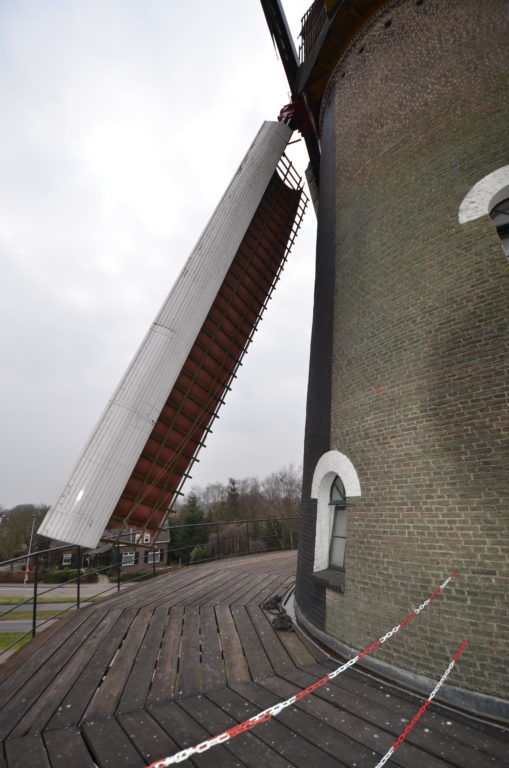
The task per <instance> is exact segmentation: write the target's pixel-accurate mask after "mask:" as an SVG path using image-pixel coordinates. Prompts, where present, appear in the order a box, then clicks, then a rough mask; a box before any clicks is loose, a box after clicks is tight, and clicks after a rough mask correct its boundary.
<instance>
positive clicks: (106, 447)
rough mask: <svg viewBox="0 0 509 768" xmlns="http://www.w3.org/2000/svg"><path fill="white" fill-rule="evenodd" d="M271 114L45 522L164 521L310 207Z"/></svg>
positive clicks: (52, 528)
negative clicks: (307, 204)
mask: <svg viewBox="0 0 509 768" xmlns="http://www.w3.org/2000/svg"><path fill="white" fill-rule="evenodd" d="M290 136H291V130H290V129H289V128H288V127H287V126H286V125H284V124H283V123H276V122H265V123H264V124H263V125H262V127H261V129H260V131H259V132H258V134H257V136H256V138H255V140H254V142H253V144H252V145H251V147H250V149H249V151H248V152H247V154H246V156H245V158H244V160H243V161H242V163H241V165H240V167H239V169H238V171H237V173H236V174H235V176H234V178H233V180H232V182H231V183H230V185H229V187H228V189H227V190H226V192H225V194H224V196H223V198H222V200H221V202H220V203H219V205H218V207H217V208H216V210H215V212H214V214H213V215H212V218H211V219H210V221H209V223H208V225H207V226H206V228H205V230H204V232H203V234H202V235H201V237H200V239H199V240H198V243H197V244H196V246H195V248H194V250H193V252H192V253H191V255H190V257H189V259H188V260H187V262H186V264H185V265H184V268H183V269H182V272H181V273H180V275H179V277H178V279H177V281H176V283H175V285H174V287H173V289H172V291H171V292H170V294H169V296H168V298H167V299H166V301H165V303H164V304H163V306H162V308H161V310H160V312H159V314H158V316H157V317H156V319H155V321H154V323H153V324H152V326H151V328H150V330H149V332H148V334H147V335H146V337H145V339H144V340H143V342H142V344H141V346H140V348H139V349H138V352H137V353H136V355H135V357H134V359H133V360H132V362H131V364H130V366H129V368H128V369H127V371H126V373H125V375H124V377H123V378H122V380H121V382H120V384H119V386H118V388H117V390H116V391H115V393H114V395H113V397H112V398H111V400H110V402H109V403H108V406H107V407H106V409H105V411H104V413H103V414H102V416H101V418H100V420H99V422H98V424H97V426H96V428H95V430H94V432H93V433H92V435H91V437H90V439H89V441H88V442H87V444H86V446H85V448H84V450H83V452H82V454H81V456H80V458H79V460H78V462H77V464H76V466H75V468H74V469H73V471H72V473H71V476H70V478H69V481H68V483H67V484H66V486H65V488H64V490H63V492H62V494H61V495H60V497H59V499H58V500H57V502H56V504H55V505H54V506H53V507H51V508H50V510H49V511H48V513H47V515H46V517H45V519H44V521H43V523H42V525H41V527H40V529H39V533H40V534H42V535H44V536H49V537H51V538H54V539H58V540H61V541H67V542H70V543H73V544H79V545H81V546H85V547H95V546H96V545H97V542H98V541H99V539H100V537H101V535H102V533H103V531H104V529H105V528H112V527H121V528H127V527H134V528H142V529H146V530H150V531H157V530H158V529H159V528H160V526H161V525H162V522H163V521H164V519H165V517H166V515H167V511H168V508H169V507H170V505H171V503H172V501H173V499H174V498H175V495H176V494H177V493H178V492H179V489H180V487H181V485H182V483H183V481H184V480H185V478H186V477H187V476H188V472H189V469H190V467H191V466H192V464H193V462H194V460H195V459H196V455H197V452H198V451H199V448H200V447H201V445H202V444H203V440H204V438H205V436H206V433H207V431H208V430H209V429H210V424H211V422H212V421H213V420H214V418H215V417H216V415H217V412H218V409H219V407H220V405H221V404H222V402H223V398H224V396H225V393H226V391H227V390H228V389H229V386H230V383H231V380H232V378H233V377H234V375H235V371H236V370H237V367H238V365H239V364H240V361H241V359H242V356H243V355H244V353H245V351H246V349H247V347H248V345H249V342H250V341H251V338H252V335H253V332H254V329H255V328H256V325H257V323H258V320H259V319H260V316H261V314H262V312H263V310H264V309H265V306H266V303H267V300H268V298H269V297H270V294H271V292H272V290H273V288H274V286H275V283H276V282H277V280H278V276H279V273H280V271H281V269H282V267H283V264H284V262H285V260H286V257H287V255H288V253H289V250H290V248H291V246H292V244H293V241H294V238H295V235H296V233H297V231H298V228H299V225H300V220H301V218H302V216H303V213H304V210H305V207H306V202H307V201H306V198H305V195H304V194H303V192H302V184H301V180H300V178H299V177H298V176H297V174H296V173H295V172H294V170H293V168H292V166H291V164H290V163H289V161H288V160H287V158H286V157H285V156H284V154H283V153H284V150H285V147H286V145H287V143H288V140H289V138H290Z"/></svg>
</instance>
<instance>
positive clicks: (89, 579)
mask: <svg viewBox="0 0 509 768" xmlns="http://www.w3.org/2000/svg"><path fill="white" fill-rule="evenodd" d="M77 578H78V569H77V568H62V569H60V568H55V569H54V570H51V571H46V573H45V574H44V576H43V577H42V581H44V582H45V583H46V584H65V583H66V582H68V581H73V580H74V579H77ZM81 581H82V582H83V583H84V584H95V583H96V581H97V574H96V573H94V572H93V571H84V570H82V571H81Z"/></svg>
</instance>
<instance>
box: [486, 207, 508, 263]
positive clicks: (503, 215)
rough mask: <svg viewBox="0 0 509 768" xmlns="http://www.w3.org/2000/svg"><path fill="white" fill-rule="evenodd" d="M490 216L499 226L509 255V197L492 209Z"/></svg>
mask: <svg viewBox="0 0 509 768" xmlns="http://www.w3.org/2000/svg"><path fill="white" fill-rule="evenodd" d="M490 218H491V220H492V222H493V224H494V225H495V226H496V228H497V232H498V234H499V237H500V240H501V242H502V248H503V249H504V253H505V255H506V256H509V197H506V198H505V200H502V202H500V203H497V205H495V206H494V208H492V209H491V211H490Z"/></svg>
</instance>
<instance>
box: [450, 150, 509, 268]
mask: <svg viewBox="0 0 509 768" xmlns="http://www.w3.org/2000/svg"><path fill="white" fill-rule="evenodd" d="M486 215H489V216H490V218H491V220H492V222H493V224H494V225H495V227H496V228H497V232H498V235H499V237H500V241H501V243H502V248H503V251H504V253H505V255H506V256H509V165H504V166H503V167H502V168H497V170H496V171H493V172H492V173H489V174H488V175H487V176H484V178H482V179H481V180H480V181H478V182H477V184H474V186H473V187H472V188H471V189H470V191H469V192H468V194H467V195H466V196H465V197H464V198H463V201H462V203H461V205H460V209H459V214H458V220H459V222H460V224H465V223H466V222H467V221H474V220H475V219H478V218H480V217H481V216H486Z"/></svg>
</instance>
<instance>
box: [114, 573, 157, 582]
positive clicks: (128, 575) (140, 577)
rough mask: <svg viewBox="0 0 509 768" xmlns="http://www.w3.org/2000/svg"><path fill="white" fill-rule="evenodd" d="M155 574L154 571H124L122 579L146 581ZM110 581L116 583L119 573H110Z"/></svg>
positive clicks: (121, 575) (122, 580)
mask: <svg viewBox="0 0 509 768" xmlns="http://www.w3.org/2000/svg"><path fill="white" fill-rule="evenodd" d="M152 576H153V573H152V571H122V572H121V574H120V581H121V582H125V581H144V580H145V579H151V578H152ZM108 578H109V580H110V582H112V583H113V584H116V582H117V574H116V572H115V573H110V574H109V576H108Z"/></svg>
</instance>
